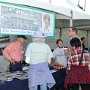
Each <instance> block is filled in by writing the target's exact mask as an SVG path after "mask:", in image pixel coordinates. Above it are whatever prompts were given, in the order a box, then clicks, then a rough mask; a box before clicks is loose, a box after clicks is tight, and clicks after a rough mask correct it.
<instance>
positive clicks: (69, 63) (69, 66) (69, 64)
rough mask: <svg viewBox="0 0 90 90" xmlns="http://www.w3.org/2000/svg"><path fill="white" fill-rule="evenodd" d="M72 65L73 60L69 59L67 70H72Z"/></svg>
mask: <svg viewBox="0 0 90 90" xmlns="http://www.w3.org/2000/svg"><path fill="white" fill-rule="evenodd" d="M71 64H72V59H71V58H69V59H68V65H67V70H70V68H71Z"/></svg>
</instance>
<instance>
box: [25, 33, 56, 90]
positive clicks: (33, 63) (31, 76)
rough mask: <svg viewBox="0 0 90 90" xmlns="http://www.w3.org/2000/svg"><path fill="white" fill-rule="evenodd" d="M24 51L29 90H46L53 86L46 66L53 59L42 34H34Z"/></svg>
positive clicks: (53, 82) (53, 81) (52, 79)
mask: <svg viewBox="0 0 90 90" xmlns="http://www.w3.org/2000/svg"><path fill="white" fill-rule="evenodd" d="M32 37H33V38H32V41H33V42H32V43H30V44H29V45H28V47H27V50H26V54H25V56H26V63H29V64H30V66H29V71H28V80H29V83H28V85H29V90H37V89H38V85H40V90H47V86H48V87H49V88H51V87H52V86H53V85H54V84H55V80H54V78H53V76H52V74H51V72H50V70H49V67H48V64H50V63H51V58H52V57H53V55H52V52H51V49H50V47H49V46H48V45H47V44H46V43H45V37H46V36H45V35H44V34H43V33H42V32H36V33H35V34H34V35H33V36H32Z"/></svg>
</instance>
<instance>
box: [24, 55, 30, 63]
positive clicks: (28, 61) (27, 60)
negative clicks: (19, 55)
mask: <svg viewBox="0 0 90 90" xmlns="http://www.w3.org/2000/svg"><path fill="white" fill-rule="evenodd" d="M25 62H26V63H27V64H30V57H28V56H26V59H25Z"/></svg>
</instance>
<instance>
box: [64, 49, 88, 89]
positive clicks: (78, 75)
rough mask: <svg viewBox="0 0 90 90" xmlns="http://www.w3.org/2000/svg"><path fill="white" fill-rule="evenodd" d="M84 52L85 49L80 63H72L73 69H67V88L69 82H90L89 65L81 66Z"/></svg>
mask: <svg viewBox="0 0 90 90" xmlns="http://www.w3.org/2000/svg"><path fill="white" fill-rule="evenodd" d="M83 53H84V50H83V51H82V54H81V58H80V60H79V65H72V66H71V69H70V70H68V71H67V75H66V79H65V87H66V88H67V86H68V85H69V84H90V72H89V69H88V66H81V63H82V60H83Z"/></svg>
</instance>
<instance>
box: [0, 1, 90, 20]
mask: <svg viewBox="0 0 90 90" xmlns="http://www.w3.org/2000/svg"><path fill="white" fill-rule="evenodd" d="M0 1H5V2H12V3H18V4H24V5H29V6H32V7H37V8H42V9H46V10H50V11H54V12H56V13H59V14H63V15H65V16H67V17H71V13H70V12H71V10H72V11H73V19H90V15H87V14H86V13H85V12H84V11H79V10H77V9H74V8H72V7H69V8H66V7H62V6H55V5H51V4H49V3H44V2H39V1H36V0H0Z"/></svg>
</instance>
